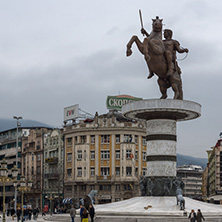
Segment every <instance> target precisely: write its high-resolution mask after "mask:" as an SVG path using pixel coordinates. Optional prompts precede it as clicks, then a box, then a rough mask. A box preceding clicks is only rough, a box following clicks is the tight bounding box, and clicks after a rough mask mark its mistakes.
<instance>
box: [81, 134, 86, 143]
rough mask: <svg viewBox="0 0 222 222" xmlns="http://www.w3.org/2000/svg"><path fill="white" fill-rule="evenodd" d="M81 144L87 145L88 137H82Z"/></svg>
mask: <svg viewBox="0 0 222 222" xmlns="http://www.w3.org/2000/svg"><path fill="white" fill-rule="evenodd" d="M80 143H81V144H85V143H86V136H80Z"/></svg>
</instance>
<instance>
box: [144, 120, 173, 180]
mask: <svg viewBox="0 0 222 222" xmlns="http://www.w3.org/2000/svg"><path fill="white" fill-rule="evenodd" d="M176 138H177V136H176V121H175V120H171V119H153V120H148V121H147V136H146V140H147V157H146V160H147V176H148V177H154V176H157V177H175V176H176V161H177V158H176Z"/></svg>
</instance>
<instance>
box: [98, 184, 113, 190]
mask: <svg viewBox="0 0 222 222" xmlns="http://www.w3.org/2000/svg"><path fill="white" fill-rule="evenodd" d="M99 189H100V190H111V185H100V186H99Z"/></svg>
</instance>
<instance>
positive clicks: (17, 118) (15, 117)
mask: <svg viewBox="0 0 222 222" xmlns="http://www.w3.org/2000/svg"><path fill="white" fill-rule="evenodd" d="M13 118H14V119H16V120H17V128H16V168H18V127H19V126H20V122H19V120H20V119H22V117H21V116H13ZM16 207H17V189H15V205H14V209H15V212H16Z"/></svg>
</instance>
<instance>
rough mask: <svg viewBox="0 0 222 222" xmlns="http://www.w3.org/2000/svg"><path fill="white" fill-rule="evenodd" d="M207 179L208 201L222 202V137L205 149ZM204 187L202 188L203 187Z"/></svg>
mask: <svg viewBox="0 0 222 222" xmlns="http://www.w3.org/2000/svg"><path fill="white" fill-rule="evenodd" d="M207 154H208V169H207V170H208V179H207V182H208V183H207V188H205V189H207V193H208V200H209V201H210V202H214V203H218V204H222V139H219V140H218V141H217V143H216V145H215V146H214V147H211V149H210V150H207ZM203 189H204V188H203Z"/></svg>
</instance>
